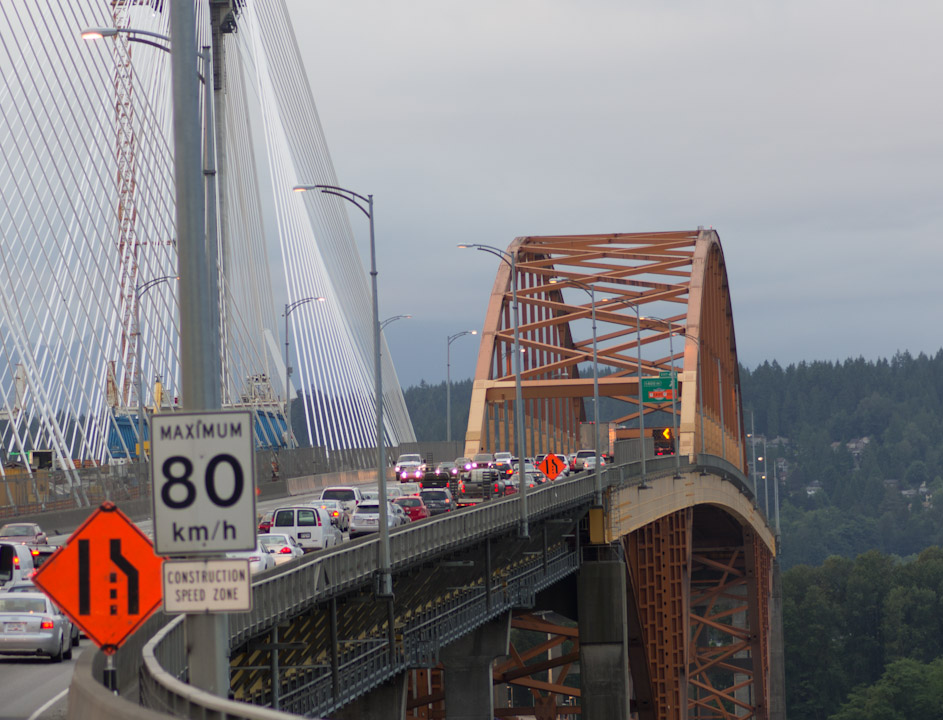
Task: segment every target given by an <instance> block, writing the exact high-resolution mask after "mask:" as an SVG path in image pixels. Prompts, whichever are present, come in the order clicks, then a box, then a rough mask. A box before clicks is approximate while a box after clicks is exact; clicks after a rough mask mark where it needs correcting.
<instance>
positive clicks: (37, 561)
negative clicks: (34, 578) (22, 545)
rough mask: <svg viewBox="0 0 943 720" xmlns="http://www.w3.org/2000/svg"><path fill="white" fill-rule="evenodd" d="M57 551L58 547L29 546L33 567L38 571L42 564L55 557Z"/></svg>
mask: <svg viewBox="0 0 943 720" xmlns="http://www.w3.org/2000/svg"><path fill="white" fill-rule="evenodd" d="M58 549H59V546H58V545H49V544H47V545H30V546H29V554H30V555H31V556H32V558H33V567H34V568H35V569H37V570H38V569H39V568H40V566H41V565H42V564H43V563H44V562H46V561H47V560H48V559H49V558H51V557H52V556H53V555H55V553H56V550H58Z"/></svg>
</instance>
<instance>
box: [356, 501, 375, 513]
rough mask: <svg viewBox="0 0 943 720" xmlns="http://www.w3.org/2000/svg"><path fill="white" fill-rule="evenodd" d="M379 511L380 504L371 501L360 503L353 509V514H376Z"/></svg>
mask: <svg viewBox="0 0 943 720" xmlns="http://www.w3.org/2000/svg"><path fill="white" fill-rule="evenodd" d="M379 512H380V506H379V505H374V504H373V503H360V505H358V506H357V509H356V510H354V515H376V514H377V513H379Z"/></svg>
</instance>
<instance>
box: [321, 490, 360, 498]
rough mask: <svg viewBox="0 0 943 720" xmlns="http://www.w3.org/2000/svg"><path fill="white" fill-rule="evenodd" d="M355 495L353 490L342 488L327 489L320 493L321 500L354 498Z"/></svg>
mask: <svg viewBox="0 0 943 720" xmlns="http://www.w3.org/2000/svg"><path fill="white" fill-rule="evenodd" d="M356 497H357V496H356V495H355V494H354V491H353V490H347V489H343V488H337V489H334V490H331V489H327V490H325V491H324V492H323V493H321V499H322V500H355V499H356Z"/></svg>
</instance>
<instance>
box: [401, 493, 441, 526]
mask: <svg viewBox="0 0 943 720" xmlns="http://www.w3.org/2000/svg"><path fill="white" fill-rule="evenodd" d="M393 502H394V503H395V504H396V505H398V506H399V507H401V508H403V510H405V511H406V514H407V515H408V516H409V520H410V522H416V521H417V520H425V519H426V518H427V517H431V515H432V514H431V513H430V512H429V508H427V507H426V504H425V503H424V502H423V501H422V498H421V497H419V496H418V495H410V496H409V497H401V498H396V500H394V501H393Z"/></svg>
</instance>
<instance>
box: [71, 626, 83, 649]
mask: <svg viewBox="0 0 943 720" xmlns="http://www.w3.org/2000/svg"><path fill="white" fill-rule="evenodd" d="M81 637H82V633H80V632H79V629H78V628H77V627H75V625H73V626H72V647H78V646H79V640H80V639H81Z"/></svg>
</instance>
